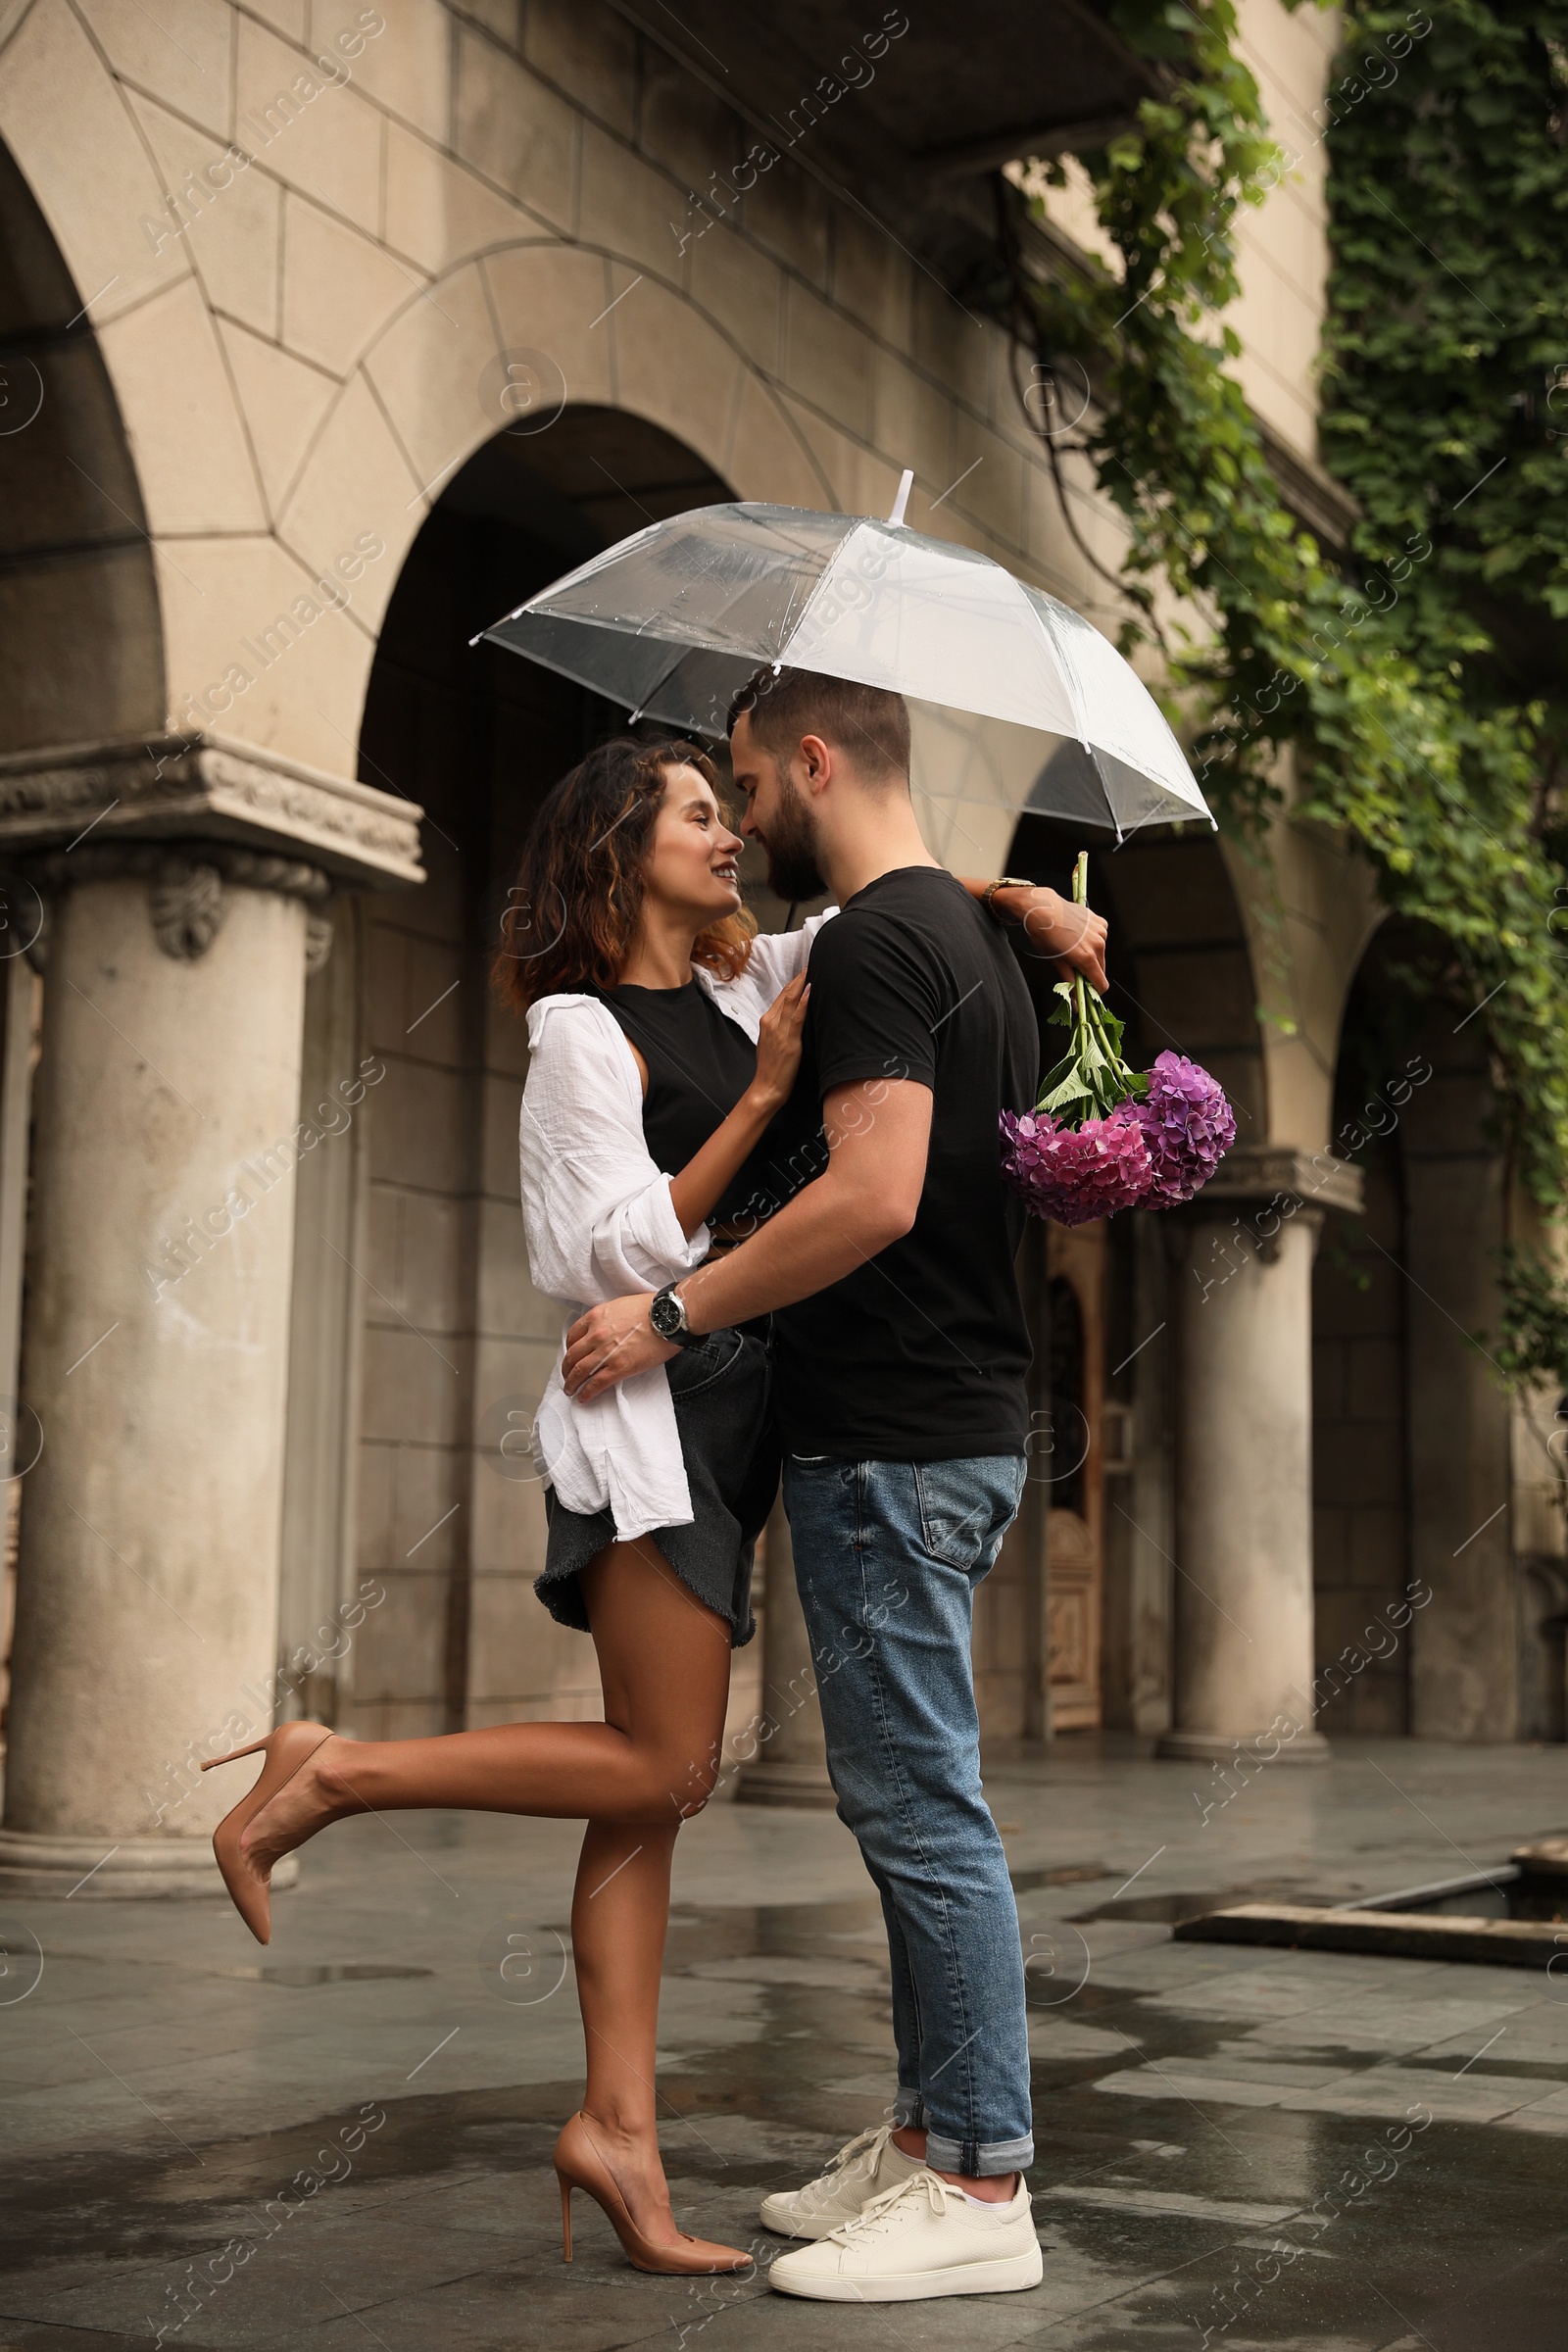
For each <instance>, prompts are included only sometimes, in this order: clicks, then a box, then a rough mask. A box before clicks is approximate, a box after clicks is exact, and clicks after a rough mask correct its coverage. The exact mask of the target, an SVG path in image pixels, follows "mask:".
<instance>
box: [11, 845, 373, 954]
mask: <svg viewBox="0 0 1568 2352" xmlns="http://www.w3.org/2000/svg"><path fill="white" fill-rule="evenodd" d="M12 870H13V872H14V873H16V874H17V875H18V876H19V877H20V879H21V880H22V882H23V883H24V884H25V885H26V884H30V885H31V887H32V888H33V889H34V890H36V891H37V893H38V894H39V896H40V897H41V899H42V901H43V904H44V907H45V908H47V907H48V904H49V901H50V900H51V899H52V898H56V897H58V896H59V894H60V893H61V892H62V891H64V890H69V889H71V887H72V886H73V884H74V883H78V882H106V881H119V880H120V879H122V878H123V876H125V875H145V876H146V879H147V911H148V915H149V917H150V918H151V921H152V926H153V932H154V935H155V937H156V938H157V941H158V945H159V946H160V947H161V948H162V949H163V951H164V954H165V955H166V956H173V957H174V958H175V960H176V961H181V962H186V963H194V962H195V961H196V959H197V957H198V956H205V955H206V953H207V951H208V949H209V948H210V947H211V946H212V944H213V942H214V940H215V939H216V938H217V937H218V934H219V932H220V931H221V929H222V927H223V918H224V916H225V914H226V913H227V911H228V907H227V902H226V900H225V898H224V890H225V886H226V887H227V888H230V889H237V890H271V891H276V892H277V893H278V894H279V895H280V896H281V897H283V898H289V899H302V900H303V901H304V902H305V906H306V908H307V923H306V940H305V968H306V970H307V971H310V972H315V971H319V969H320V967H321V965H322V964H323V963H324V962H325V961H326V958H327V956H328V955H329V954H330V953H331V947H332V925H331V920H330V918H329V917H328V915H327V914H326V911H325V908H326V903H327V901H328V900H329V899H330V898H331V896H332V881H331V877H330V876H329V875H327V874H323V873H322V872H321V870H320V868H319V866H315V865H308V864H306V863H305V861H304V860H303V858H269V857H265V856H260V855H258V853H257V852H256V851H254V850H235V849H229V848H228V847H227V846H226V845H225V844H224V843H221V842H211V841H197V842H163V841H93V842H83V843H82V844H81V846H80V848H79V849H77V850H74V851H57V852H56V853H55V854H54V855H53V856H50V857H44V858H23V859H17V860H15V861H14V863H13V868H12ZM48 937H49V934H48V927H47V924H45V925H44V926H43V927H42V928H41V930H40V934H39V936H38V939H37V941H36V943H35V944H34V945H33V946H32V947H31V948H30V949H29V951H28V953H29V957H30V960H31V962H32V963H33V965H34V967H35V968H36V969H37V970H39V971H42V970H43V968H44V965H45V961H46V957H47V951H48Z"/></svg>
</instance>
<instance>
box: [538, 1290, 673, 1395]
mask: <svg viewBox="0 0 1568 2352" xmlns="http://www.w3.org/2000/svg"><path fill="white" fill-rule="evenodd" d="M653 1302H654V1294H653V1292H652V1291H635V1292H633V1293H632V1295H631V1297H630V1298H627V1299H610V1300H609V1301H608V1303H607V1304H605V1305H604V1306H591V1307H590V1308H589V1309H588V1312H587V1313H586V1314H585V1315H579V1316H578V1318H577V1320H576V1322H575V1323H574V1324H573V1325H572V1327H571V1329H570V1330H569V1331H568V1332H567V1334H566V1353H565V1357H564V1361H563V1363H562V1367H561V1376H562V1379H563V1381H564V1384H565V1390H566V1395H567V1396H568V1397H576V1399H577V1401H578V1403H579V1404H592V1402H593V1400H594V1398H595V1397H602V1396H603V1395H604V1394H605V1391H606V1390H607V1389H613V1387H614V1385H615V1383H616V1381H617V1380H627V1379H629V1378H630V1376H631V1375H632V1373H634V1372H649V1371H652V1369H653V1367H654V1365H655V1364H667V1363H668V1361H669V1359H670V1357H671V1356H672V1355H678V1354H679V1353H680V1350H679V1348H676V1347H674V1346H672V1344H671V1343H670V1342H669V1341H668V1340H662V1339H661V1338H660V1336H659V1334H658V1332H657V1331H655V1329H654V1327H653V1325H652V1323H650V1321H649V1320H648V1310H649V1308H650V1307H651V1306H652V1305H653Z"/></svg>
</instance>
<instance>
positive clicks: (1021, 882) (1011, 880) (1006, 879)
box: [980, 874, 1038, 922]
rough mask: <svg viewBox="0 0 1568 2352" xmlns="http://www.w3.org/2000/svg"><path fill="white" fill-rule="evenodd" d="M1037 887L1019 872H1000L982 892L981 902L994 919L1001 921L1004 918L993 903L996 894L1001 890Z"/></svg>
mask: <svg viewBox="0 0 1568 2352" xmlns="http://www.w3.org/2000/svg"><path fill="white" fill-rule="evenodd" d="M1037 887H1038V885H1037V884H1035V883H1033V882H1030V881H1027V880H1025V879H1024V878H1023V877H1021V876H1020V875H1018V874H999V875H998V877H997V879H996V881H995V882H988V883H987V884H986V886H985V888H984V890H983V891H982V892H981V893H980V904H981V906H982V907H984V908H985V910H986V912H987V914H989V915H990V916H992V918H993V919H994V920H996V921H999V922H1000V920H1001V919H1002V918H1001V916H1000V915H998V913H997V909H996V907H995V905H994V904H993V901H994V900H995V898H996V894H997V892H998V891H999V890H1034V889H1036V888H1037Z"/></svg>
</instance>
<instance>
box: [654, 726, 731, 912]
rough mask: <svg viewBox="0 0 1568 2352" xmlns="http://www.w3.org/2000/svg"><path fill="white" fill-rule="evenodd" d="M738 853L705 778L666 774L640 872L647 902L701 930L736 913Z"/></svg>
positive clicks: (676, 770)
mask: <svg viewBox="0 0 1568 2352" xmlns="http://www.w3.org/2000/svg"><path fill="white" fill-rule="evenodd" d="M743 847H744V844H743V843H742V841H741V838H740V835H739V834H738V833H732V832H731V831H730V829H729V827H728V825H726V824H725V822H724V820H723V818H722V816H721V815H720V814H719V810H718V801H717V799H716V797H715V795H714V792H713V787H712V786H711V784H710V783H709V782H708V780H707V778H706V777H705V776H701V775H699V774H698V772H697V770H696V768H695V767H685V766H682V767H671V768H669V769H667V770H666V771H665V778H664V797H663V799H662V802H661V803H660V806H659V813H658V815H657V816H656V817H655V819H654V831H653V837H652V839H651V840H650V842H649V845H648V858H647V862H646V865H645V867H644V874H645V880H646V888H647V893H648V896H649V898H650V899H651V900H654V901H656V902H657V903H658V904H659V905H660V906H662V907H667V908H668V909H669V911H670V912H671V913H674V914H681V915H686V916H689V917H690V918H691V919H692V920H693V922H694V923H695V924H696V927H697V929H698V930H706V928H707V927H708V925H709V924H710V923H716V922H718V921H720V920H721V919H722V917H723V916H725V915H726V914H734V913H735V912H736V911H737V910H738V909H739V907H740V903H741V888H740V875H739V872H738V870H737V867H736V862H735V861H736V859H737V858H739V856H740V854H741V850H742V848H743Z"/></svg>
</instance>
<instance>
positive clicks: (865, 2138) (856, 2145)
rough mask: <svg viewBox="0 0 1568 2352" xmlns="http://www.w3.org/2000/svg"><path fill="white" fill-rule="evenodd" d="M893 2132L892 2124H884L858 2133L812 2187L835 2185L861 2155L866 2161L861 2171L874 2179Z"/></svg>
mask: <svg viewBox="0 0 1568 2352" xmlns="http://www.w3.org/2000/svg"><path fill="white" fill-rule="evenodd" d="M892 2131H893V2126H892V2125H891V2124H882V2125H879V2126H877V2127H875V2128H874V2129H873V2130H871V2131H858V2132H857V2133H856V2135H855V2137H854V2139H850V2140H846V2141H845V2143H844V2145H843V2147H842V2148H840V2150H839V2152H838V2154H837V2155H836V2156H835V2157H834V2159H833V2161H832V2163H831V2164H830V2165H829V2166H828V2168H827V2171H826V2172H825V2173H823V2174H821V2175H820V2176H819V2177H818V2179H817V2180H813V2181H812V2182H811V2183H810V2186H811V2187H812V2188H818V2187H827V2186H830V2185H832V2184H835V2183H836V2182H837V2180H838V2179H839V2176H840V2175H841V2174H842V2173H845V2172H847V2171H848V2170H849V2168H850V2166H851V2165H852V2164H853V2163H854V2162H855V2159H856V2158H857V2157H858V2156H861V2155H863V2156H864V2157H865V2160H866V2161H865V2163H864V2165H863V2166H862V2167H861V2168H860V2169H861V2170H862V2171H863V2172H864V2173H865V2175H866V2177H867V2178H868V2179H870V2178H872V2177H874V2175H875V2173H876V2168H877V2166H878V2165H879V2164H880V2162H881V2161H882V2150H883V2149H884V2148H885V2147H886V2145H887V2143H888V2139H889V2137H890V2136H891V2133H892Z"/></svg>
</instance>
